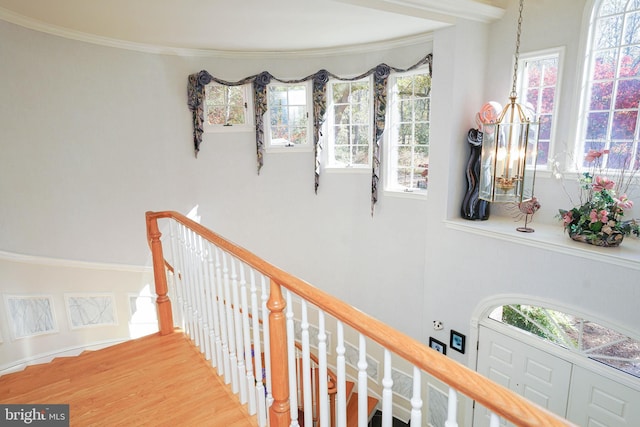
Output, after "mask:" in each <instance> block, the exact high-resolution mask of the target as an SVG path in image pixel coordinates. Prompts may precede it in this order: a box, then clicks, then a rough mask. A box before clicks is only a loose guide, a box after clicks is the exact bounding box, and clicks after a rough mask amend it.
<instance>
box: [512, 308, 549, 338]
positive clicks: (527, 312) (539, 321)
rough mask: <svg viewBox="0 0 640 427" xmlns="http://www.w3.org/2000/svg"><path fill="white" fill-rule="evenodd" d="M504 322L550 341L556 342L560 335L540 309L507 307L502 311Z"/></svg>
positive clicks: (545, 313)
mask: <svg viewBox="0 0 640 427" xmlns="http://www.w3.org/2000/svg"><path fill="white" fill-rule="evenodd" d="M502 322H503V323H506V324H508V325H511V326H515V327H517V328H520V329H522V330H524V331H527V332H530V333H532V334H534V335H537V336H539V337H541V338H545V339H547V340H550V341H556V336H557V335H559V331H558V329H557V327H556V325H555V324H554V323H553V322H552V321H551V319H550V318H549V316H548V315H547V312H546V311H545V310H544V309H543V308H540V307H531V306H528V305H520V304H514V305H505V306H504V307H503V309H502ZM538 325H540V326H541V327H542V328H541V327H540V326H538Z"/></svg>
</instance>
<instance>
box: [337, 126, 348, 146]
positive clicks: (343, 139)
mask: <svg viewBox="0 0 640 427" xmlns="http://www.w3.org/2000/svg"><path fill="white" fill-rule="evenodd" d="M350 139H351V138H350V133H349V126H346V125H343V126H335V128H334V136H333V140H334V143H335V145H348V144H349V142H350Z"/></svg>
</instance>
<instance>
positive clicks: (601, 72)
mask: <svg viewBox="0 0 640 427" xmlns="http://www.w3.org/2000/svg"><path fill="white" fill-rule="evenodd" d="M616 58H617V56H616V52H615V51H614V50H606V51H602V52H597V53H596V54H595V62H594V67H593V80H606V79H612V78H614V77H615V75H616V73H615V71H616Z"/></svg>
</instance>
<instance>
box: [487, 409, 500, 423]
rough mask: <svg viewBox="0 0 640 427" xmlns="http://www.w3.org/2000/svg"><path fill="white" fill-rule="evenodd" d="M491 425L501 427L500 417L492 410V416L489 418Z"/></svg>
mask: <svg viewBox="0 0 640 427" xmlns="http://www.w3.org/2000/svg"><path fill="white" fill-rule="evenodd" d="M489 427H500V417H498V416H497V415H496V414H494V413H493V412H491V416H490V419H489Z"/></svg>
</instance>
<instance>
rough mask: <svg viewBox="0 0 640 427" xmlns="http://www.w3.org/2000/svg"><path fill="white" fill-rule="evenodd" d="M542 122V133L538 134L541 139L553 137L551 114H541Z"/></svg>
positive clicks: (540, 119)
mask: <svg viewBox="0 0 640 427" xmlns="http://www.w3.org/2000/svg"><path fill="white" fill-rule="evenodd" d="M539 123H540V131H539V132H540V133H539V135H538V137H539V139H546V140H548V139H550V138H551V116H549V115H541V116H540V117H539Z"/></svg>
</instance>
